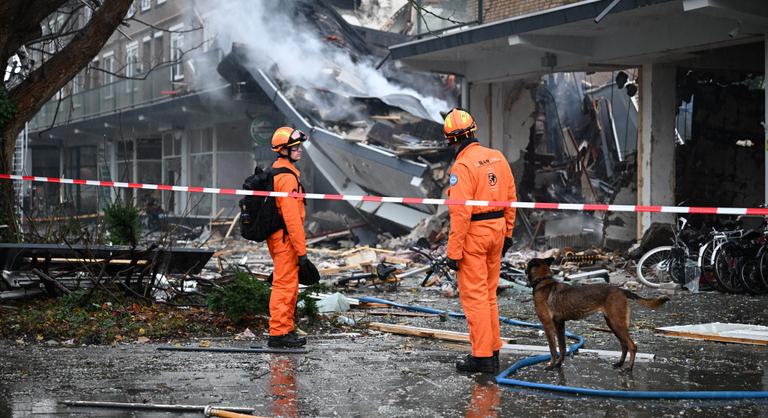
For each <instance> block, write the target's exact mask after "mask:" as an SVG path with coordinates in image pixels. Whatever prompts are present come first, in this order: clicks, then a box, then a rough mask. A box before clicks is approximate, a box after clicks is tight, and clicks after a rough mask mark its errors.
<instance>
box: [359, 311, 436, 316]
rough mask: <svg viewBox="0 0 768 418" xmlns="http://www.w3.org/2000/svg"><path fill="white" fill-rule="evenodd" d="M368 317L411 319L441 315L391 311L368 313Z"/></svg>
mask: <svg viewBox="0 0 768 418" xmlns="http://www.w3.org/2000/svg"><path fill="white" fill-rule="evenodd" d="M366 313H367V314H368V315H378V316H405V317H409V318H436V317H439V316H440V315H438V314H431V313H423V312H406V311H390V310H371V311H367V312H366Z"/></svg>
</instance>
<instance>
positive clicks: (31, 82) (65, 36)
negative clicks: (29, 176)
mask: <svg viewBox="0 0 768 418" xmlns="http://www.w3.org/2000/svg"><path fill="white" fill-rule="evenodd" d="M75 3H77V4H79V5H76V4H75ZM132 3H133V0H90V2H89V3H85V0H83V2H72V1H69V0H3V1H1V2H0V65H3V66H5V65H6V63H9V62H10V61H11V60H12V58H14V57H17V58H16V60H15V61H16V62H17V66H18V67H22V68H17V66H12V68H13V70H12V71H13V75H14V77H15V78H16V80H14V81H15V82H13V83H3V85H2V86H0V140H2V147H1V148H0V172H2V173H11V171H12V170H13V164H12V158H13V150H14V147H15V145H16V137H17V136H18V134H19V133H20V132H21V130H22V129H23V127H24V124H25V122H26V121H28V120H30V119H31V118H32V117H33V116H34V115H35V114H36V113H37V112H38V111H39V110H40V108H41V107H42V106H43V105H44V104H45V103H46V102H47V101H48V100H50V99H51V97H53V96H54V95H55V94H56V93H57V92H58V91H59V90H60V89H61V88H62V87H64V85H65V84H67V82H69V81H70V80H71V79H72V78H73V77H74V76H75V75H77V73H78V72H80V71H81V70H82V69H83V68H84V67H85V66H86V65H88V63H89V62H90V61H91V60H92V59H93V57H94V56H96V54H98V53H99V51H100V50H101V48H102V47H103V46H104V44H105V43H106V42H107V40H109V37H110V36H111V35H112V33H114V32H115V30H116V29H117V28H118V26H119V25H120V23H121V22H122V21H123V19H124V18H125V15H126V13H127V12H128V9H129V8H130V6H131V4H132ZM80 7H92V8H93V9H94V10H93V14H92V16H91V18H90V19H89V20H88V21H87V22H85V23H84V24H83V25H80V27H77V26H75V25H72V24H68V23H67V21H68V20H67V19H68V18H67V17H69V19H72V16H73V15H74V14H75V13H74V12H75V10H76V9H78V8H80ZM55 14H60V15H61V16H64V22H63V23H64V24H62V25H61V26H62V27H61V28H58V29H59V33H58V34H57V33H56V31H49V32H51V33H49V34H47V35H46V36H44V32H43V27H44V26H45V25H46V24H47V22H48V20H47V19H48V18H49V17H50V16H51V15H55ZM64 28H69V29H71V30H68V31H66V30H65V31H64V32H61V31H62V30H63V29H64ZM46 42H58V43H59V44H60V45H61V46H62V47H61V48H48V49H46V52H47V53H46V54H43V55H42V56H43V60H42V62H40V63H37V65H35V66H32V65H30V64H29V61H28V60H30V58H29V53H28V52H27V48H30V49H31V48H36V47H40V46H41V45H42V46H43V49H45V46H44V45H45V44H46ZM25 61H27V62H26V63H25ZM19 75H21V77H19ZM5 78H6V77H4V80H5ZM13 195H14V190H13V184H12V183H11V182H8V181H2V182H0V223H3V224H5V225H7V227H6V228H3V229H1V230H0V238H2V239H3V240H5V241H7V240H15V237H16V235H17V234H16V233H17V227H16V221H15V219H14V216H15V215H14V196H13Z"/></svg>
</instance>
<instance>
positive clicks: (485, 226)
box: [446, 142, 517, 357]
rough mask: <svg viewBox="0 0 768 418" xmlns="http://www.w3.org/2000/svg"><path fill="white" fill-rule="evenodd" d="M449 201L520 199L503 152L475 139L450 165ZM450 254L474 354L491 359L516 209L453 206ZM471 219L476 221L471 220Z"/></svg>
mask: <svg viewBox="0 0 768 418" xmlns="http://www.w3.org/2000/svg"><path fill="white" fill-rule="evenodd" d="M450 182H451V187H450V189H449V190H448V195H449V196H450V198H451V199H472V200H490V201H517V194H516V192H515V179H514V177H513V176H512V170H511V169H510V167H509V163H508V162H507V159H506V158H504V154H502V153H501V152H499V151H497V150H494V149H490V148H485V147H483V146H480V144H478V143H477V142H472V143H470V144H469V145H466V146H465V147H464V148H463V149H460V150H459V154H458V155H457V156H456V162H455V163H454V164H453V167H452V169H451V180H450ZM449 212H450V216H451V231H450V233H449V235H448V248H447V250H446V252H447V254H446V255H447V256H448V258H451V259H454V260H458V265H459V272H458V277H459V299H460V300H461V306H462V307H463V308H464V314H465V315H466V317H467V323H468V325H469V340H470V342H471V343H472V355H473V356H475V357H491V356H492V355H493V352H494V351H496V350H499V349H500V348H501V335H500V332H499V307H498V305H497V303H496V288H497V287H498V286H499V271H500V270H501V250H502V247H503V245H504V237H510V238H511V237H512V230H513V229H514V227H515V209H514V208H499V207H489V206H485V207H483V206H453V205H452V206H450V207H449ZM473 218H474V219H475V220H473Z"/></svg>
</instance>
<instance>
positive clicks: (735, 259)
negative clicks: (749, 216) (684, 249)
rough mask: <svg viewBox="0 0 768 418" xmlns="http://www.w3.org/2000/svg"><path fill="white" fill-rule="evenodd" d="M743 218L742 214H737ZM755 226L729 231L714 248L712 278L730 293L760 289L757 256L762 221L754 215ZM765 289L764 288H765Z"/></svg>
mask: <svg viewBox="0 0 768 418" xmlns="http://www.w3.org/2000/svg"><path fill="white" fill-rule="evenodd" d="M739 221H740V222H744V221H745V218H739ZM758 221H759V222H760V224H759V226H757V227H754V228H749V229H747V228H745V227H744V226H745V225H743V224H742V225H741V226H742V228H741V229H738V230H736V231H733V233H732V234H731V235H730V236H729V237H728V239H726V240H725V241H724V242H723V243H722V244H720V245H719V246H718V247H716V248H715V250H714V251H715V254H714V258H715V262H714V269H715V280H717V282H718V284H719V285H720V286H721V287H722V288H723V289H725V291H726V292H730V293H744V292H749V293H753V294H754V293H761V292H762V288H763V286H762V280H761V279H762V278H761V277H758V274H759V268H757V267H758V266H759V264H758V260H759V259H760V258H761V254H760V252H761V251H762V250H761V248H762V247H764V246H765V244H764V243H765V232H764V230H763V229H764V227H765V225H764V221H763V219H762V218H758ZM767 290H768V289H767Z"/></svg>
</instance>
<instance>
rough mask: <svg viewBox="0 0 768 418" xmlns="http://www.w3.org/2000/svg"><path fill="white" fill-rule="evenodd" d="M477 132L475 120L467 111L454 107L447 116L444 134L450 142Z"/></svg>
mask: <svg viewBox="0 0 768 418" xmlns="http://www.w3.org/2000/svg"><path fill="white" fill-rule="evenodd" d="M476 130H477V124H475V119H474V118H473V117H472V115H470V114H469V112H467V111H466V110H464V109H462V108H460V107H454V108H453V109H451V110H450V111H449V112H448V113H447V114H446V115H445V122H444V123H443V134H444V135H445V138H446V139H448V140H449V141H453V140H456V139H457V137H460V136H463V135H467V134H469V133H470V132H474V131H476Z"/></svg>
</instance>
